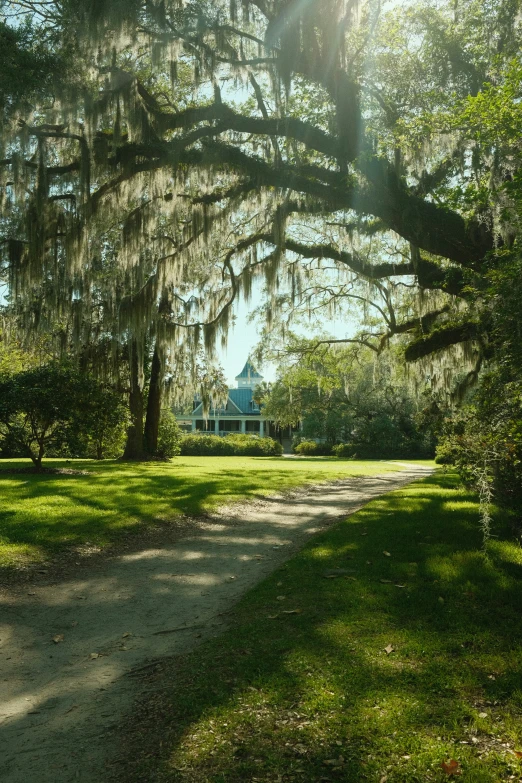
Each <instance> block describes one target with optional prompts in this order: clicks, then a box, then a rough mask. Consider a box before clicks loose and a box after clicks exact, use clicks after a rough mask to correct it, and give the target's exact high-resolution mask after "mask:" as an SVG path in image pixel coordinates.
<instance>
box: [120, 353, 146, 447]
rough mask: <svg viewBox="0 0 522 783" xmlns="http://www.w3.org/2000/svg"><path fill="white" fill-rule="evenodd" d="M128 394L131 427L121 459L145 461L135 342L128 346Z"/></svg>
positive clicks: (141, 393)
mask: <svg viewBox="0 0 522 783" xmlns="http://www.w3.org/2000/svg"><path fill="white" fill-rule="evenodd" d="M129 365H130V394H129V409H130V415H131V421H132V423H131V425H130V427H129V429H128V430H127V443H126V444H125V451H124V452H123V459H133V460H140V459H145V458H146V454H145V451H144V448H143V389H140V385H139V372H138V346H137V344H136V340H132V342H131V344H130V357H129Z"/></svg>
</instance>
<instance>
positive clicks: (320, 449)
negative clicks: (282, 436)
mask: <svg viewBox="0 0 522 783" xmlns="http://www.w3.org/2000/svg"><path fill="white" fill-rule="evenodd" d="M294 453H295V454H301V456H306V457H328V456H329V455H330V454H331V453H332V447H331V446H329V445H328V444H327V443H316V442H315V441H314V440H302V441H301V443H298V444H297V446H294Z"/></svg>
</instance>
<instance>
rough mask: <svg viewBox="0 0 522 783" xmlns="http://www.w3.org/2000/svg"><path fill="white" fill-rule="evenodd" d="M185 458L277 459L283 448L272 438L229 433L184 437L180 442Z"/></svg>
mask: <svg viewBox="0 0 522 783" xmlns="http://www.w3.org/2000/svg"><path fill="white" fill-rule="evenodd" d="M180 448H181V454H182V455H183V456H185V457H219V456H221V457H279V456H281V454H282V453H283V447H282V446H281V444H280V443H278V442H277V441H275V440H272V438H260V437H258V436H257V435H243V434H242V433H231V434H230V435H225V436H224V437H220V436H219V435H185V436H183V437H182V438H181V442H180Z"/></svg>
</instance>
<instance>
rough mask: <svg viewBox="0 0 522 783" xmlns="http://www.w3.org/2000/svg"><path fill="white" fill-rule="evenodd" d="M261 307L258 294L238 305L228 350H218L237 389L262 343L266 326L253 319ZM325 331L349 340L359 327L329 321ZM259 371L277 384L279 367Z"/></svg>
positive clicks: (303, 330)
mask: <svg viewBox="0 0 522 783" xmlns="http://www.w3.org/2000/svg"><path fill="white" fill-rule="evenodd" d="M260 303H261V293H258V294H255V293H254V294H253V296H252V300H251V301H250V303H249V304H248V305H247V304H245V302H239V304H238V305H236V308H235V310H234V315H235V317H236V320H235V322H234V324H233V325H231V326H230V329H229V332H228V346H227V348H226V349H225V350H223V349H221V348H218V350H217V359H218V361H219V363H220V364H221V366H222V367H223V370H224V372H225V377H226V379H227V381H228V384H229V386H232V387H235V386H236V385H237V384H236V381H235V377H236V375H239V373H240V372H241V370H242V369H243V367H244V365H245V362H246V361H247V359H248V358H249V356H250V353H251V352H252V351H253V350H254V348H255V347H256V345H257V344H258V342H259V339H260V336H261V334H260V332H261V329H262V324H260V323H258V322H256V321H254V322H251V321H250V320H249V315H250V313H251V312H253V311H254V310H255V309H256V308H257V307H258V306H259V304H260ZM322 327H323V328H322V331H323V332H324V333H325V334H328V335H329V336H331V337H334V338H336V339H342V338H343V337H349V336H351V335H353V333H354V331H355V329H356V325H355V324H354V323H353V322H351V321H349V320H348V321H345V320H337V321H334V320H328V319H325V320H324V321H323V324H322ZM295 331H296V332H297V333H299V334H302V335H303V336H310V335H311V333H310V332H308V333H307V331H306V329H296V330H295ZM254 364H255V362H254ZM256 369H257V370H258V371H259V372H260V373H261V375H262V376H263V378H264V380H265V381H267V382H269V383H272V382H273V381H275V379H276V370H277V368H276V365H275V364H272V363H266V364H265V365H263V367H256Z"/></svg>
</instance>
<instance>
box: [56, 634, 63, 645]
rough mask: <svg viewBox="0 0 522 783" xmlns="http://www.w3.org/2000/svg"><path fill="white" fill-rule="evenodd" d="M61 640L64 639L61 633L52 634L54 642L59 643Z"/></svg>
mask: <svg viewBox="0 0 522 783" xmlns="http://www.w3.org/2000/svg"><path fill="white" fill-rule="evenodd" d="M63 640H64V635H63V633H57V634H56V636H53V642H54V643H55V644H60V642H63Z"/></svg>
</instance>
